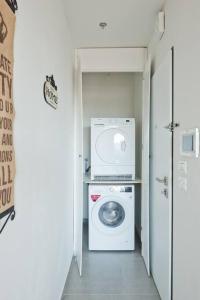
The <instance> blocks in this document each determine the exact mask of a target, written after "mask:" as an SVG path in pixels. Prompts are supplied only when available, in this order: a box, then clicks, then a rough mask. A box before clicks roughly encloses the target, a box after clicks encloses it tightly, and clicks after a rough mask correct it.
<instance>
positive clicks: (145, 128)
mask: <svg viewBox="0 0 200 300" xmlns="http://www.w3.org/2000/svg"><path fill="white" fill-rule="evenodd" d="M150 86H151V58H150V57H149V58H148V61H147V63H146V66H145V71H144V75H143V103H142V110H143V113H142V114H143V115H142V210H141V212H142V217H141V223H142V232H141V239H142V256H143V258H144V262H145V265H146V269H147V273H148V275H150V245H149V230H150V229H149V218H150V216H149V134H150V126H149V125H150V96H151V95H150Z"/></svg>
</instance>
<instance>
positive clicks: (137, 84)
mask: <svg viewBox="0 0 200 300" xmlns="http://www.w3.org/2000/svg"><path fill="white" fill-rule="evenodd" d="M92 117H94V118H96V117H104V118H106V117H125V118H126V117H130V118H131V117H135V118H136V141H137V142H136V175H137V176H138V177H140V175H141V130H142V129H141V122H142V73H84V75H83V118H84V122H83V124H84V156H83V157H84V158H88V159H89V161H90V119H91V118H92ZM84 191H85V193H84V195H85V196H84V204H85V205H84V218H87V189H86V188H85V189H84ZM136 195H137V201H136V205H137V211H138V213H137V216H136V219H137V224H138V228H139V227H140V225H139V224H140V211H139V210H140V191H139V189H137V192H136ZM138 204H139V205H138Z"/></svg>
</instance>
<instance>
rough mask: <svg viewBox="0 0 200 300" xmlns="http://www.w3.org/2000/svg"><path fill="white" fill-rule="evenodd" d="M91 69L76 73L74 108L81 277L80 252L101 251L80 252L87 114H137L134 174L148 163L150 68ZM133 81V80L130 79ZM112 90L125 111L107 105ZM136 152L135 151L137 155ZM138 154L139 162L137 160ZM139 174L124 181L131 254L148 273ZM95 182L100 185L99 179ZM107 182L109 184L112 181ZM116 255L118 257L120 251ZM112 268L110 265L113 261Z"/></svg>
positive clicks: (77, 252)
mask: <svg viewBox="0 0 200 300" xmlns="http://www.w3.org/2000/svg"><path fill="white" fill-rule="evenodd" d="M169 63H170V62H169ZM147 65H148V64H147ZM97 69H98V68H97ZM95 71H96V72H91V70H90V72H84V71H83V70H82V71H81V72H80V74H79V75H80V76H79V77H78V81H79V83H80V85H81V90H80V91H79V96H80V97H81V103H79V104H80V106H81V108H80V107H79V110H77V111H79V112H81V118H77V119H78V122H77V123H78V124H79V125H80V127H79V131H81V132H82V133H81V134H83V137H82V141H83V143H82V148H80V149H81V153H80V152H79V153H80V154H79V155H78V158H79V161H81V167H82V181H80V182H79V183H80V185H79V188H80V189H81V190H82V192H83V191H84V193H83V194H84V195H83V197H82V196H81V197H80V195H81V193H82V192H80V191H79V190H78V189H75V190H76V193H79V205H75V222H77V224H78V226H79V234H77V235H76V233H75V241H76V242H77V245H78V247H79V248H76V245H75V255H76V257H77V262H78V265H79V270H80V273H82V275H83V277H84V270H83V272H82V254H83V262H84V261H85V258H87V257H95V260H96V259H97V257H98V256H99V257H101V254H103V253H100V252H98V253H95V255H94V253H93V252H89V251H84V252H82V249H83V248H82V241H83V240H84V243H85V244H84V245H87V239H88V236H87V232H88V231H87V230H86V228H87V223H88V222H87V217H88V207H87V204H88V199H89V196H88V184H90V185H92V184H94V182H91V178H88V176H85V179H84V180H83V173H85V171H89V166H90V146H88V145H90V144H91V143H90V134H89V133H90V128H89V127H90V118H91V117H93V118H94V117H97V118H99V117H100V118H102V116H103V117H108V118H111V117H114V118H118V117H125V118H134V119H137V118H138V116H140V118H141V123H139V122H138V120H139V119H137V122H136V137H137V138H136V144H137V145H136V149H139V150H136V157H137V158H136V164H137V166H136V174H137V176H138V177H139V175H138V174H140V175H141V173H140V172H141V169H143V168H144V169H145V167H144V166H146V169H145V171H148V170H149V166H148V159H149V153H148V150H147V149H148V147H146V145H147V144H148V146H149V140H148V135H147V137H146V136H145V135H146V134H147V133H148V131H149V115H148V114H149V108H150V107H149V106H148V105H149V102H148V101H149V100H148V101H147V102H145V101H144V99H145V100H147V99H149V98H148V97H149V93H150V76H149V73H150V68H148V67H147V71H146V72H145V69H144V68H143V71H142V72H124V70H123V71H122V72H102V71H101V72H98V70H95ZM171 76H172V74H171ZM145 79H146V80H147V81H146V85H145V84H144V81H145ZM167 79H168V81H167V82H166V85H167V86H168V84H169V82H170V80H172V78H171V77H170V76H169V77H168V78H167ZM137 80H138V81H137ZM163 80H164V82H165V81H166V78H163ZM120 81H121V84H120ZM134 81H135V82H136V83H134ZM97 82H98V84H97ZM116 82H117V83H116ZM130 82H131V84H130ZM108 83H109V84H108ZM122 83H123V84H122ZM109 85H110V88H109ZM100 86H103V88H102V87H101V90H98V89H99V88H100ZM120 86H121V87H123V88H122V89H121V91H119V90H118V88H119V87H120ZM124 86H125V88H124ZM134 86H135V89H134V90H133V87H134ZM139 86H140V88H139ZM159 86H160V83H157V84H156V89H158V90H159ZM137 88H138V90H139V91H140V96H141V98H140V97H139V94H138V91H137ZM143 88H144V90H143ZM123 89H124V90H123ZM113 90H114V94H113V95H114V96H113V98H114V99H115V100H116V99H119V101H120V100H121V99H122V98H123V99H125V98H126V97H127V99H129V100H128V103H129V108H128V112H127V111H125V108H126V105H127V104H126V105H125V102H123V104H122V103H118V104H117V105H113V103H112V104H111V105H110V104H109V99H112V97H111V94H112V93H111V92H112V91H113ZM116 92H117V93H116ZM123 92H124V94H123ZM115 93H116V94H115ZM134 93H135V94H136V95H137V97H136V98H134ZM106 94H107V96H105V99H104V97H103V96H104V95H106ZM85 95H86V96H87V97H86V98H87V99H85ZM144 95H145V96H144ZM118 96H120V97H119V98H118ZM95 98H97V100H96V101H97V102H96V103H95ZM79 99H80V98H79ZM130 99H131V101H130ZM92 101H93V102H92ZM156 101H159V99H157V100H156ZM88 103H90V104H89V109H88V107H86V106H87V104H88ZM103 103H104V105H105V110H104V111H102V110H101V109H102V107H104V105H103ZM130 103H132V105H133V106H130ZM137 104H139V106H137ZM144 104H145V105H144ZM93 105H94V108H95V109H94V111H95V113H97V112H98V114H97V115H93V113H94V112H93V111H92V106H93ZM109 105H110V107H109ZM147 107H148V109H147ZM111 108H112V109H111ZM115 108H117V109H118V108H121V110H119V111H117V112H116V111H115ZM144 108H145V109H144ZM98 109H99V111H98ZM109 109H110V111H109ZM161 109H162V108H161ZM85 111H86V115H87V117H84V113H85ZM122 111H123V114H122V115H119V113H120V112H122ZM88 112H89V113H91V115H89V113H88ZM125 113H129V114H130V115H125ZM79 116H80V115H79ZM80 120H82V121H83V122H82V121H81V122H80ZM88 120H89V121H88ZM145 121H146V123H145ZM144 125H145V126H144ZM166 126H169V124H166V125H165V127H166ZM83 128H84V130H83ZM141 128H143V130H141ZM144 128H145V129H144ZM139 134H141V135H140V136H139V137H138V135H139ZM79 135H80V132H79ZM77 136H78V135H77ZM79 142H80V140H79ZM158 144H159V143H158ZM80 149H79V150H80ZM144 149H145V150H147V151H146V152H145V155H144ZM142 151H143V153H142ZM137 153H138V154H139V155H138V156H137ZM170 155H171V154H170ZM141 157H142V164H141ZM147 158H148V159H147ZM144 159H147V160H146V162H145V161H144ZM144 162H145V164H144ZM142 167H143V168H142ZM143 171H144V170H143ZM85 175H87V174H85ZM141 177H142V178H141ZM141 177H140V178H138V181H137V180H136V181H135V182H133V181H132V182H127V184H128V185H133V186H134V190H135V191H136V192H135V193H134V200H135V202H136V205H135V214H134V216H135V223H134V224H135V227H136V233H137V234H136V236H137V238H136V245H137V246H136V252H135V253H134V252H133V253H132V254H135V255H137V254H138V255H139V256H140V258H141V260H142V256H143V258H144V262H145V264H144V263H143V267H144V270H145V265H146V268H147V271H148V274H150V272H149V265H150V260H149V205H148V203H149V199H148V193H146V192H145V193H144V190H143V189H144V187H145V184H146V191H148V190H149V181H148V172H146V177H145V176H144V173H143V174H142V176H141ZM144 178H145V182H144V181H143V180H144ZM152 178H153V180H154V179H155V180H156V178H154V177H152ZM141 179H142V180H141ZM161 179H162V178H161ZM83 182H84V183H83ZM141 183H142V191H143V193H142V200H141V186H140V185H141ZM99 184H101V185H102V182H100V183H99ZM170 184H171V181H170ZM111 185H113V183H112V184H111ZM122 185H125V184H122ZM83 187H84V188H83ZM132 190H133V189H132ZM95 195H96V196H97V195H98V196H99V193H96V194H95ZM145 195H146V196H145ZM83 199H84V200H83ZM138 199H139V200H140V201H139V203H137V201H138ZM144 200H145V201H144ZM80 201H81V202H80ZM83 201H84V202H83ZM113 202H114V201H113ZM83 204H84V205H83ZM81 209H83V210H82V212H81ZM80 212H81V213H82V214H81V213H80ZM77 215H79V217H78V218H77ZM122 215H123V214H122ZM141 216H142V217H141ZM97 217H100V214H97ZM83 220H84V223H85V224H84V228H85V230H84V233H85V234H83V231H82V228H83ZM151 222H153V220H151ZM141 223H142V225H141ZM76 228H78V227H76V226H75V232H76ZM141 229H142V230H141ZM77 232H78V231H77ZM82 235H83V236H84V239H82ZM139 245H141V246H142V251H141V249H140V247H139ZM84 249H85V250H86V249H87V248H86V247H85V248H84ZM116 250H117V249H116ZM118 250H119V249H118ZM86 252H87V253H86ZM104 254H105V253H104ZM116 254H117V253H116ZM124 254H125V253H124ZM128 254H130V253H127V254H126V255H125V257H126V256H127V257H128ZM141 254H142V256H141ZM107 255H110V256H109V257H112V256H111V252H110V254H109V253H107ZM113 255H114V253H113ZM118 255H119V253H118ZM118 257H120V255H119V256H118ZM133 257H134V256H133ZM129 258H130V256H129ZM90 259H91V258H90ZM90 259H89V260H90ZM170 259H171V257H169V260H170ZM89 260H86V261H87V263H89ZM106 267H107V266H106ZM113 268H114V265H113ZM86 270H87V268H86ZM96 272H97V273H98V270H96ZM127 274H128V272H127ZM130 276H133V278H134V274H133V273H132V274H131V275H130ZM146 278H148V276H147V273H146ZM148 279H149V278H148ZM80 280H83V281H84V279H80ZM149 280H150V281H151V280H152V279H149ZM169 281H170V279H169ZM141 282H142V280H141ZM132 283H133V282H132ZM153 286H154V285H153ZM154 288H155V286H154ZM148 296H150V294H148ZM154 296H155V297H158V295H156V294H155V295H154ZM148 299H151V298H148ZM153 299H154V298H153ZM155 299H157V298H155ZM163 299H164V300H165V299H166V300H170V299H171V295H169V294H168V295H167V296H166V297H165V298H163Z"/></svg>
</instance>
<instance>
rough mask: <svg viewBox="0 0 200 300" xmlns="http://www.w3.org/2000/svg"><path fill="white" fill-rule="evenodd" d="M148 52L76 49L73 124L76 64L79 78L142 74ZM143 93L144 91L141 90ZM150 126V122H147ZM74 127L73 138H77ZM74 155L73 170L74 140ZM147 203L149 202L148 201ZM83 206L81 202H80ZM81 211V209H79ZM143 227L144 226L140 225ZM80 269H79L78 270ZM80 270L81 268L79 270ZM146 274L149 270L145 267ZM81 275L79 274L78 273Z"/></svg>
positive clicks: (142, 50)
mask: <svg viewBox="0 0 200 300" xmlns="http://www.w3.org/2000/svg"><path fill="white" fill-rule="evenodd" d="M147 57H148V52H147V48H97V49H76V50H75V66H76V67H75V103H74V106H75V109H74V112H75V115H74V116H75V122H76V117H77V116H76V112H77V109H76V105H77V99H76V95H77V86H78V84H77V76H76V71H77V64H78V61H80V72H81V76H83V73H102V72H104V73H106V72H110V73H112V72H113V73H119V72H120V73H126V72H131V73H142V74H144V72H145V69H146V63H147ZM143 93H144V90H143ZM149 126H150V121H149ZM76 129H77V128H76V126H75V137H76V136H77V133H76ZM74 143H75V145H74V147H75V155H74V168H76V164H77V159H78V155H79V153H77V145H76V138H75V142H74ZM75 174H76V172H75ZM74 187H75V189H76V175H75V176H74ZM148 201H149V200H148ZM74 203H77V199H76V193H75V191H74ZM82 205H83V201H82ZM81 209H82V208H81ZM75 210H76V205H74V241H75V240H76V236H75V235H76V216H77V213H76V211H75ZM141 225H142V226H143V227H144V226H145V225H144V224H141ZM76 253H77V249H76V245H75V243H74V255H75V256H76ZM79 269H80V268H79ZM81 269H82V268H81ZM147 272H148V274H149V270H148V267H147ZM80 274H81V272H80Z"/></svg>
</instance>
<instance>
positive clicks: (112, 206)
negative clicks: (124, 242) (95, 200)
mask: <svg viewBox="0 0 200 300" xmlns="http://www.w3.org/2000/svg"><path fill="white" fill-rule="evenodd" d="M99 219H100V221H101V222H102V223H103V224H104V225H105V226H108V227H118V226H120V225H121V224H122V223H123V221H124V219H125V211H124V208H123V207H122V206H121V204H119V203H118V202H115V201H109V202H106V203H104V204H103V205H102V206H101V208H100V209H99Z"/></svg>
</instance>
